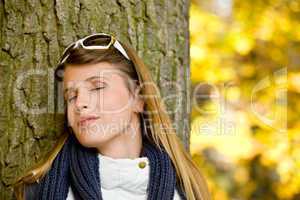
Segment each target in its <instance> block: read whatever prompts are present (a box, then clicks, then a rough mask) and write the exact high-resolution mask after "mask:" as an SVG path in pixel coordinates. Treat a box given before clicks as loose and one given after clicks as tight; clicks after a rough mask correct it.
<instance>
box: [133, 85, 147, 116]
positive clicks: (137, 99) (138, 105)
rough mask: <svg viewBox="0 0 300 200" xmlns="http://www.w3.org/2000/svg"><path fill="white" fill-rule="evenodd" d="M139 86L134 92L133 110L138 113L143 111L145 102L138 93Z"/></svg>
mask: <svg viewBox="0 0 300 200" xmlns="http://www.w3.org/2000/svg"><path fill="white" fill-rule="evenodd" d="M139 91H140V87H137V88H136V90H135V93H134V108H133V110H134V112H136V113H140V112H143V111H144V105H145V102H144V100H143V98H142V96H141V95H140V94H139Z"/></svg>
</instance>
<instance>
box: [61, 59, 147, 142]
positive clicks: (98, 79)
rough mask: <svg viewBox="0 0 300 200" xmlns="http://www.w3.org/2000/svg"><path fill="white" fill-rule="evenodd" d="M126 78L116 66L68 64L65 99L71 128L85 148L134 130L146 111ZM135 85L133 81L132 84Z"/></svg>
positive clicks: (104, 63)
mask: <svg viewBox="0 0 300 200" xmlns="http://www.w3.org/2000/svg"><path fill="white" fill-rule="evenodd" d="M126 81H127V80H126V76H125V74H124V73H122V72H121V71H120V70H118V69H117V67H116V66H115V65H113V64H110V63H107V62H101V63H97V64H85V65H80V66H79V65H78V66H77V65H67V66H66V68H65V72H64V98H65V100H66V102H67V115H68V121H69V126H71V127H72V129H73V132H74V133H75V135H76V138H77V139H78V141H79V142H80V143H81V144H82V145H84V146H86V147H98V146H99V145H101V144H105V143H106V142H109V141H110V140H112V139H113V138H115V137H117V136H118V135H119V134H122V133H126V132H128V128H132V127H131V126H130V125H131V119H132V118H133V117H136V116H137V115H138V112H141V111H142V110H143V102H142V100H141V99H140V98H138V95H135V94H137V92H138V90H137V89H136V90H135V93H134V94H132V93H130V91H129V89H128V87H127V85H126ZM131 83H132V82H131Z"/></svg>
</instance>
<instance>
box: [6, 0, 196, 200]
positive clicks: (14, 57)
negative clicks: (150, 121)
mask: <svg viewBox="0 0 300 200" xmlns="http://www.w3.org/2000/svg"><path fill="white" fill-rule="evenodd" d="M188 7H189V1H184V0H110V1H107V0H66V1H63V0H56V1H51V0H39V1H38V0H23V1H22V0H0V27H1V37H0V43H1V51H0V77H1V81H0V105H1V111H0V149H1V151H0V170H1V181H0V199H13V196H12V188H11V187H10V184H12V183H13V181H15V178H16V177H18V176H20V175H21V174H22V173H24V171H25V170H26V169H28V167H30V166H31V165H32V164H33V163H35V162H37V160H39V159H40V158H42V157H43V156H44V155H45V153H46V152H47V151H48V150H49V149H50V148H51V147H52V146H53V144H54V142H55V140H56V139H57V137H58V136H59V134H60V130H61V127H62V126H61V123H59V122H61V121H62V118H61V116H59V117H55V116H54V105H53V102H54V100H53V90H54V88H53V69H54V68H55V66H56V64H57V62H58V59H59V56H60V54H61V53H62V51H63V49H64V48H65V47H66V46H67V45H68V44H69V43H70V42H73V41H74V40H76V39H78V38H80V37H83V36H85V35H88V34H90V33H94V32H108V33H112V34H114V35H116V36H117V38H119V39H120V40H121V41H123V42H125V43H129V44H131V45H132V46H133V48H135V49H136V50H137V51H138V53H139V55H140V56H141V57H142V58H143V59H144V61H145V63H146V65H147V66H148V67H149V68H150V69H151V72H152V75H153V77H154V80H155V81H156V82H157V84H158V86H159V87H160V89H161V95H162V97H166V98H167V99H166V100H165V103H166V105H167V109H168V110H169V111H170V112H171V113H170V116H171V118H172V119H173V121H174V128H176V129H177V132H178V135H179V136H180V138H181V139H182V140H183V142H184V144H185V147H186V148H187V149H188V146H189V112H190V102H189V97H190V93H189V92H190V82H189V81H190V71H189V41H188ZM174 83H176V85H175V84H174ZM33 113H35V114H33Z"/></svg>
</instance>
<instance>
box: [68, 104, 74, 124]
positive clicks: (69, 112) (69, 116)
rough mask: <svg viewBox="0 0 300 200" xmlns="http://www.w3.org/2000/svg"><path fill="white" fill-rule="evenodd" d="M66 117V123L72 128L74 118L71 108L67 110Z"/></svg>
mask: <svg viewBox="0 0 300 200" xmlns="http://www.w3.org/2000/svg"><path fill="white" fill-rule="evenodd" d="M67 116H68V121H69V124H70V126H71V127H74V123H75V117H74V112H73V110H72V109H71V108H68V111H67Z"/></svg>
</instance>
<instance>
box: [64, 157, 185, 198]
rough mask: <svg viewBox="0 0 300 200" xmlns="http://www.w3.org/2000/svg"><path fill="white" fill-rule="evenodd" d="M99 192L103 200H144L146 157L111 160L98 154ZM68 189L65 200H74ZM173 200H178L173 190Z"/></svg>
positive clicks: (145, 192) (70, 190) (147, 164)
mask: <svg viewBox="0 0 300 200" xmlns="http://www.w3.org/2000/svg"><path fill="white" fill-rule="evenodd" d="M98 158H99V161H100V163H101V164H100V166H99V170H100V180H101V192H102V197H103V199H104V200H146V199H147V191H146V190H147V185H148V180H149V176H150V165H149V160H148V158H147V157H139V158H135V159H129V158H118V159H116V158H111V157H108V156H104V155H102V154H98ZM74 199H75V198H74V195H73V192H72V189H71V187H69V192H68V197H67V200H74ZM174 200H180V196H179V194H178V191H177V190H176V188H175V194H174Z"/></svg>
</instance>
